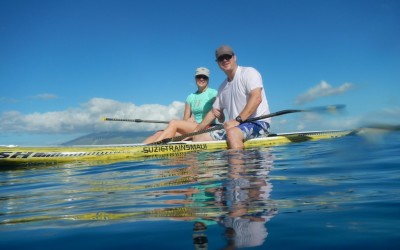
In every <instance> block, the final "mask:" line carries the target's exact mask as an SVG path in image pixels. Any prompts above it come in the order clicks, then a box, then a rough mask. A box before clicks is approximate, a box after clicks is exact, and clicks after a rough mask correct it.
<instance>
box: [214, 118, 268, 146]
mask: <svg viewBox="0 0 400 250" xmlns="http://www.w3.org/2000/svg"><path fill="white" fill-rule="evenodd" d="M237 127H238V128H239V129H240V130H241V131H242V133H243V140H245V141H246V140H250V139H253V138H257V137H264V136H267V135H268V134H269V128H270V125H269V123H268V122H263V121H255V122H244V123H242V124H240V125H239V126H237ZM210 136H211V138H213V140H226V131H225V129H220V130H215V131H211V132H210Z"/></svg>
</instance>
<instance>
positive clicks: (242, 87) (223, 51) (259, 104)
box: [193, 45, 270, 149]
mask: <svg viewBox="0 0 400 250" xmlns="http://www.w3.org/2000/svg"><path fill="white" fill-rule="evenodd" d="M215 56H216V61H217V63H218V66H219V68H220V69H221V70H222V71H224V72H225V74H226V76H227V78H226V79H225V80H224V81H223V82H222V83H221V85H220V87H219V89H218V95H217V97H216V99H215V102H214V104H213V107H212V110H211V111H210V112H209V113H208V114H207V115H206V117H205V118H204V119H203V121H202V122H201V123H200V124H199V125H198V126H197V128H196V129H195V131H200V130H203V129H205V128H206V127H207V126H208V125H209V124H211V123H212V122H213V121H214V120H215V118H218V120H221V119H222V115H223V114H224V111H225V112H226V113H227V116H228V117H227V121H225V123H224V129H222V130H216V131H211V132H209V133H203V134H200V135H196V136H195V137H194V138H193V141H211V140H226V141H227V144H228V147H229V148H231V149H243V148H244V141H245V140H248V139H252V138H256V137H260V136H265V134H268V133H269V128H270V118H267V119H264V120H257V121H254V122H246V120H247V119H248V118H253V117H258V116H263V115H267V114H269V113H270V111H269V106H268V101H267V98H266V95H265V91H264V86H263V81H262V77H261V74H260V73H259V72H258V71H257V70H256V69H254V68H252V67H242V66H238V64H237V63H236V59H237V58H236V55H235V53H234V52H233V50H232V48H231V47H229V46H227V45H223V46H221V47H219V48H217V50H216V52H215Z"/></svg>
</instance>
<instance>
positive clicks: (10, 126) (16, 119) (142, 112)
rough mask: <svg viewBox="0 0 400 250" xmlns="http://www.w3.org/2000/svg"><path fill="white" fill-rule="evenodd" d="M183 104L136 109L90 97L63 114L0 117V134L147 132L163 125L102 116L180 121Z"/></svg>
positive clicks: (128, 105) (108, 100) (148, 105)
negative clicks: (108, 120) (106, 119)
mask: <svg viewBox="0 0 400 250" xmlns="http://www.w3.org/2000/svg"><path fill="white" fill-rule="evenodd" d="M183 109H184V103H182V102H172V103H171V104H170V105H168V106H163V105H158V104H145V105H141V106H136V105H135V104H133V103H123V102H118V101H115V100H110V99H103V98H93V99H91V100H89V101H88V102H87V103H84V104H82V105H81V106H80V107H78V108H71V109H68V110H64V111H57V112H46V113H31V114H27V115H24V114H21V113H19V112H16V111H11V112H5V113H3V114H1V115H0V131H1V133H3V134H6V133H31V134H41V133H43V134H51V133H60V134H62V133H93V132H99V131H150V130H156V129H161V128H163V127H165V124H151V123H132V122H103V121H102V118H103V117H110V118H129V119H138V118H140V119H146V120H166V121H169V120H171V119H181V117H182V114H183Z"/></svg>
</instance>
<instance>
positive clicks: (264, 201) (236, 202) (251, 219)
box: [219, 150, 277, 249]
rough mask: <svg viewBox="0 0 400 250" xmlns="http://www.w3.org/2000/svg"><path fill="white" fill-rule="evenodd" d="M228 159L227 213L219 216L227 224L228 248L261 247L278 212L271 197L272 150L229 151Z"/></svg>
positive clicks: (224, 190) (224, 195) (224, 198)
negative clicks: (270, 222) (269, 180)
mask: <svg viewBox="0 0 400 250" xmlns="http://www.w3.org/2000/svg"><path fill="white" fill-rule="evenodd" d="M227 159H228V163H229V165H228V176H227V177H228V178H226V180H225V181H224V183H223V185H222V193H221V202H222V204H224V206H225V207H226V210H227V213H225V214H224V215H223V216H221V217H220V218H219V224H220V225H221V226H223V227H225V237H226V241H227V246H226V249H230V248H243V247H254V246H260V245H262V244H263V243H264V241H265V239H266V237H267V235H268V233H267V228H266V222H267V221H269V220H270V219H271V218H272V217H273V216H274V215H275V214H276V213H277V208H276V205H275V203H274V202H273V201H271V200H269V196H270V193H271V191H272V185H271V183H269V182H268V174H269V172H270V171H271V169H272V163H273V157H272V155H271V154H270V153H269V151H260V150H254V151H228V152H227Z"/></svg>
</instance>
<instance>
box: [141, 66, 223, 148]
mask: <svg viewBox="0 0 400 250" xmlns="http://www.w3.org/2000/svg"><path fill="white" fill-rule="evenodd" d="M209 77H210V71H209V70H208V69H207V68H204V67H200V68H197V69H196V73H195V79H196V85H197V91H196V92H195V93H192V94H190V95H189V96H188V97H187V99H186V104H185V112H184V115H183V120H172V121H170V122H169V124H168V127H167V128H166V129H165V130H163V131H158V132H157V133H155V134H154V135H152V136H150V137H149V138H147V139H146V140H145V141H144V142H143V143H152V142H156V141H161V140H163V139H165V138H171V137H174V136H178V135H182V134H187V133H191V132H194V129H195V128H196V127H197V125H198V124H199V123H200V122H201V121H202V120H203V118H204V117H205V115H206V114H207V113H208V112H209V111H210V110H211V108H212V105H213V103H214V100H215V97H216V95H217V90H215V89H212V88H209V87H208V81H209Z"/></svg>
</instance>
